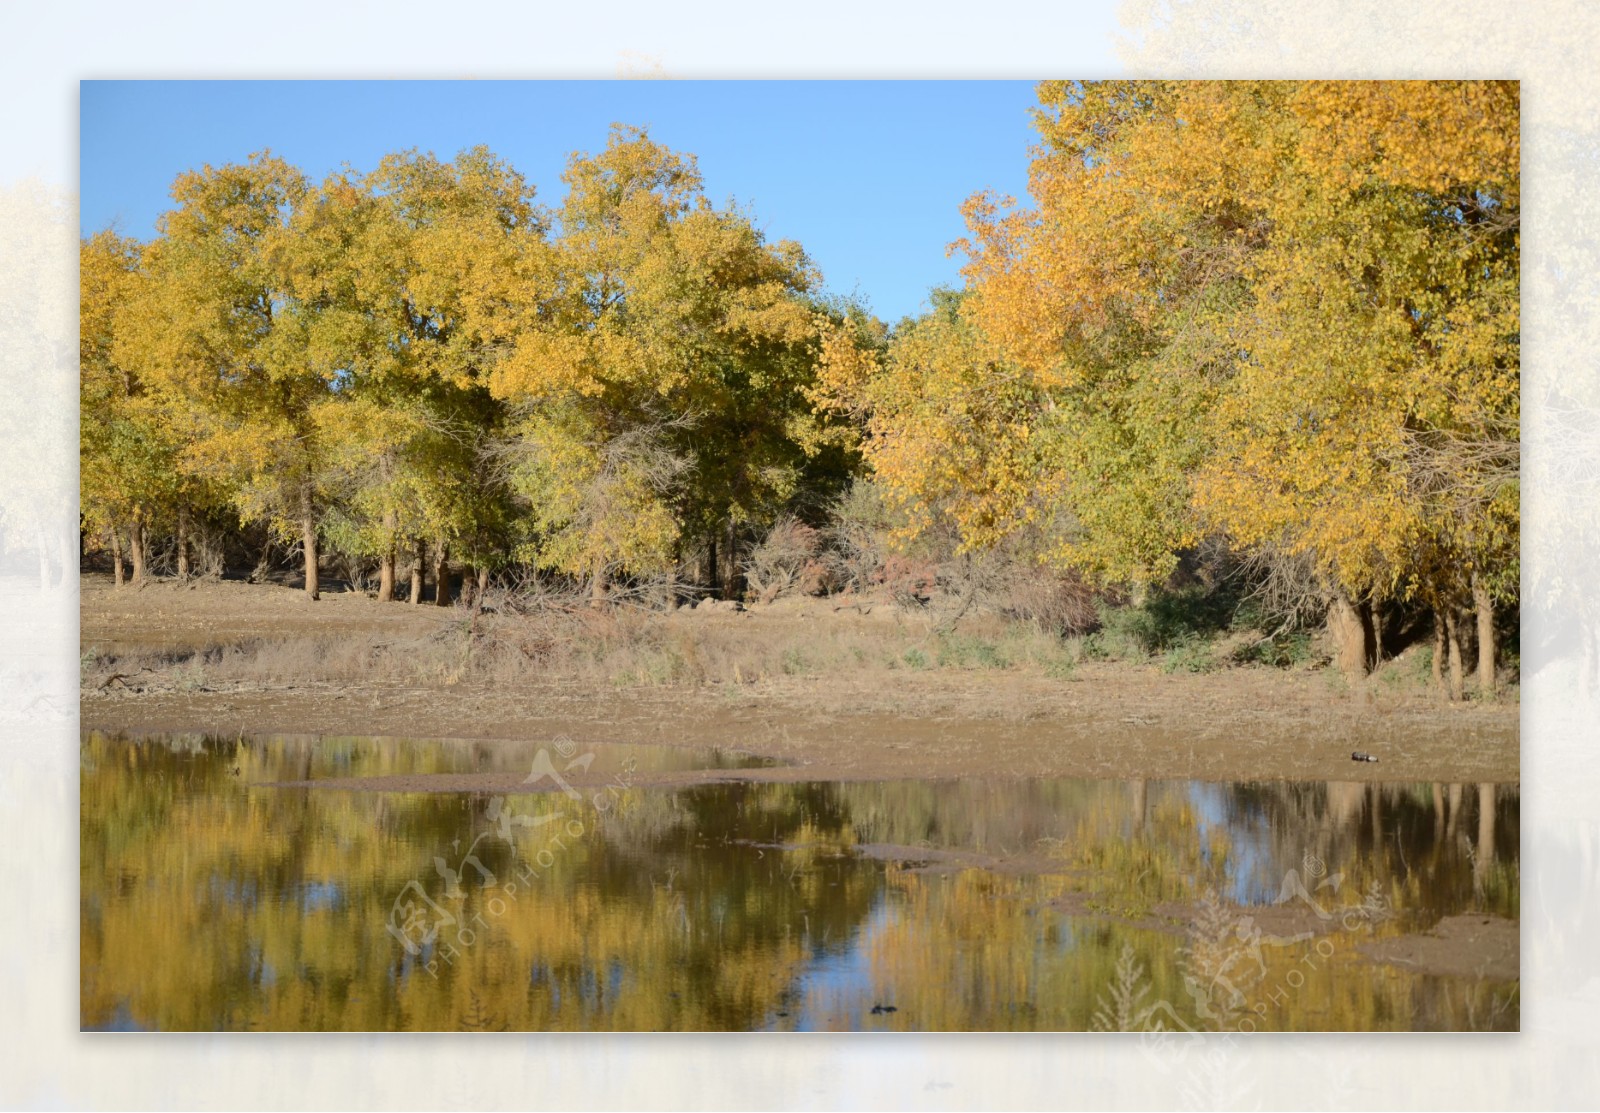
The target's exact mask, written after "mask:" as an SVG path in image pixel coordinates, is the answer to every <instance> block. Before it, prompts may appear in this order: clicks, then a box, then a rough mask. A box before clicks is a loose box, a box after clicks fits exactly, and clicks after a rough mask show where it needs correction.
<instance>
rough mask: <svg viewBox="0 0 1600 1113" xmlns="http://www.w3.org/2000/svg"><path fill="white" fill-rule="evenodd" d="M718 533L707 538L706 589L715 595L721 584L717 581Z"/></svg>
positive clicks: (712, 533) (713, 532) (714, 531)
mask: <svg viewBox="0 0 1600 1113" xmlns="http://www.w3.org/2000/svg"><path fill="white" fill-rule="evenodd" d="M718 570H719V567H718V565H717V531H716V530H712V531H711V532H710V534H708V535H707V536H706V588H707V589H708V590H709V591H710V592H711V594H713V595H715V594H716V593H717V589H718V587H720V586H721V585H720V583H719V581H718V579H717V572H718Z"/></svg>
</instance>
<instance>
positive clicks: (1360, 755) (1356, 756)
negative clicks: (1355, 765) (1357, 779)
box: [1350, 750, 1378, 761]
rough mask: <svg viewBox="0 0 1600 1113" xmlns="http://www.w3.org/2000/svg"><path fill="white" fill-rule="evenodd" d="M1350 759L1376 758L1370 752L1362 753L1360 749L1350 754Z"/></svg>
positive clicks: (1367, 759)
mask: <svg viewBox="0 0 1600 1113" xmlns="http://www.w3.org/2000/svg"><path fill="white" fill-rule="evenodd" d="M1350 760H1351V761H1377V760H1378V759H1377V758H1375V757H1373V756H1372V755H1371V754H1364V753H1362V752H1361V751H1360V750H1357V751H1356V752H1355V753H1353V754H1351V755H1350Z"/></svg>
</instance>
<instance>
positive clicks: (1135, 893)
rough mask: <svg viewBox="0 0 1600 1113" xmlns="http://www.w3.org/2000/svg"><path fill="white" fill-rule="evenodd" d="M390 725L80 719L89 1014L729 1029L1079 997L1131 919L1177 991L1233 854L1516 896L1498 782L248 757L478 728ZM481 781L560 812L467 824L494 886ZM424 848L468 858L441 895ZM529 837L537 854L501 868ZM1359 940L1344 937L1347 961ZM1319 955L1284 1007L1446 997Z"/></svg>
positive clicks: (942, 1014) (1072, 1009)
mask: <svg viewBox="0 0 1600 1113" xmlns="http://www.w3.org/2000/svg"><path fill="white" fill-rule="evenodd" d="M399 749H401V748H399V747H378V748H375V749H369V748H364V744H363V743H362V742H361V741H360V740H355V741H353V742H352V743H351V744H350V745H349V746H343V745H342V744H340V745H335V746H333V747H331V748H330V749H329V751H328V752H322V751H319V750H318V749H317V748H316V747H315V746H311V745H308V744H306V743H305V742H303V741H301V740H265V741H251V740H243V739H205V738H200V737H194V736H190V737H183V738H168V739H150V740H143V741H137V742H129V741H126V740H117V739H109V738H105V737H102V736H99V735H90V736H88V737H87V738H86V739H85V741H84V743H83V747H82V756H83V760H82V792H83V797H82V798H83V810H82V818H81V835H82V859H81V871H82V893H83V898H82V905H81V922H82V971H83V974H82V1009H83V1013H82V1015H83V1020H84V1023H85V1024H87V1025H90V1026H95V1025H101V1024H105V1023H108V1022H110V1021H111V1020H112V1019H113V1018H114V1017H118V1016H125V1017H131V1018H132V1019H133V1020H134V1021H135V1022H136V1023H138V1024H141V1025H145V1026H150V1027H159V1028H166V1029H215V1028H240V1027H257V1028H274V1029H277V1028H283V1029H339V1028H343V1029H363V1030H382V1029H388V1028H423V1029H453V1028H463V1027H465V1028H500V1027H504V1028H510V1029H524V1030H541V1029H554V1028H623V1029H657V1028H664V1029H747V1028H751V1027H760V1026H763V1025H765V1024H769V1023H772V1022H773V1021H774V1018H776V1017H778V1016H780V1015H781V1014H784V1013H789V1014H791V1015H793V1014H799V1015H805V1016H808V1017H809V1018H811V1019H810V1022H814V1023H834V1024H838V1025H841V1026H857V1025H859V1024H861V1023H863V1022H864V1020H865V1019H867V1018H865V1017H864V1016H863V1012H862V1010H863V1009H866V1008H868V1007H869V1006H870V1004H871V1003H872V1002H875V1001H887V1002H891V1003H894V1004H896V1005H897V1007H898V1008H899V1010H900V1011H898V1012H897V1013H895V1014H892V1016H889V1017H887V1018H885V1019H883V1021H882V1023H883V1024H884V1026H886V1027H895V1026H901V1027H918V1028H968V1027H977V1028H996V1029H1005V1028H1083V1027H1087V1026H1089V1025H1090V1023H1091V1021H1092V1017H1093V1014H1094V1011H1095V1009H1096V1007H1097V1003H1098V998H1099V995H1100V993H1101V991H1102V989H1103V988H1104V987H1105V986H1107V985H1109V984H1111V981H1112V980H1113V979H1114V978H1115V977H1116V975H1117V964H1118V962H1119V960H1120V959H1121V958H1123V957H1124V945H1125V944H1131V945H1132V946H1133V947H1134V952H1133V953H1134V954H1135V957H1136V960H1137V962H1138V964H1139V967H1140V969H1141V971H1142V976H1143V977H1144V978H1146V979H1147V983H1148V988H1149V990H1150V992H1151V993H1152V994H1153V995H1154V996H1155V997H1156V998H1160V999H1167V1000H1171V1001H1173V1002H1181V1001H1183V1000H1184V995H1183V986H1182V981H1181V977H1180V970H1179V958H1180V945H1181V940H1182V937H1181V932H1174V931H1173V930H1172V927H1171V925H1170V924H1163V923H1162V917H1163V915H1165V914H1166V913H1167V912H1168V911H1169V909H1168V902H1178V903H1182V902H1185V901H1190V902H1192V901H1194V900H1196V899H1198V898H1199V897H1200V896H1201V895H1203V894H1205V893H1207V892H1211V891H1218V892H1223V893H1224V894H1226V893H1227V892H1228V888H1229V886H1230V885H1238V883H1239V879H1240V878H1241V877H1244V878H1247V883H1246V884H1245V885H1244V886H1243V888H1244V889H1245V890H1248V891H1250V892H1257V893H1265V894H1266V896H1265V898H1264V899H1265V900H1267V901H1270V900H1272V899H1275V898H1276V897H1277V896H1278V890H1277V888H1276V886H1277V884H1278V883H1279V881H1280V880H1281V877H1282V873H1283V871H1284V870H1285V869H1287V868H1302V869H1303V868H1304V863H1305V862H1306V861H1307V859H1308V856H1310V857H1314V858H1316V859H1317V860H1318V861H1320V862H1322V863H1323V864H1324V865H1325V871H1326V874H1327V875H1328V876H1332V875H1334V874H1340V875H1342V876H1343V877H1344V878H1345V879H1346V884H1347V886H1348V887H1351V888H1353V889H1355V890H1356V891H1364V889H1365V887H1366V886H1367V885H1369V884H1371V883H1377V884H1378V885H1380V886H1381V887H1382V889H1383V892H1384V893H1385V895H1386V896H1387V898H1388V899H1389V900H1390V902H1391V903H1392V904H1393V906H1394V907H1395V908H1397V909H1399V910H1400V911H1402V912H1403V913H1406V914H1408V915H1410V916H1412V917H1413V918H1415V919H1416V920H1417V921H1418V922H1419V923H1420V924H1422V925H1423V926H1425V925H1426V923H1428V922H1430V920H1429V918H1430V917H1432V918H1437V916H1438V915H1440V914H1443V913H1444V912H1448V911H1456V910H1461V909H1466V908H1473V909H1482V910H1485V911H1495V912H1499V913H1501V914H1506V915H1512V916H1515V915H1516V911H1517V869H1518V867H1517V840H1518V831H1517V808H1518V802H1519V801H1518V797H1517V792H1516V789H1515V787H1514V786H1512V787H1507V786H1498V787H1496V786H1465V787H1458V788H1454V789H1453V788H1452V786H1445V785H1416V786H1392V785H1367V784H1341V783H1330V784H1323V785H1303V784H1261V785H1240V786H1230V785H1212V786H1195V785H1190V784H1179V783H1168V782H1149V783H1146V782H1138V781H1134V782H1120V783H1119V782H1090V781H1040V782H1030V781H1022V780H1016V781H1009V782H954V781H945V782H912V783H896V784H841V785H818V784H720V785H708V786H702V787H699V788H694V789H689V790H685V791H680V792H666V791H621V792H617V793H611V794H609V795H607V794H601V795H598V796H597V795H595V794H593V793H592V792H588V791H586V798H585V799H584V801H582V802H581V803H577V802H573V801H571V800H568V799H567V798H566V797H564V796H562V795H560V794H558V793H547V794H542V795H531V796H521V797H515V798H511V803H510V804H502V805H497V804H496V802H495V801H494V799H492V798H489V797H467V796H457V795H447V794H389V793H347V792H332V791H319V792H305V791H284V790H277V789H265V788H251V787H250V784H251V782H257V781H267V780H278V779H289V778H296V777H305V776H310V775H332V774H333V773H335V772H336V771H337V772H352V773H361V774H370V773H373V772H376V771H380V770H382V769H384V768H387V769H391V770H393V771H404V772H426V771H454V770H455V769H458V768H460V767H461V764H460V763H462V762H466V761H472V760H476V756H475V754H474V752H473V750H472V749H471V747H470V746H469V747H468V748H466V749H464V750H461V749H452V748H450V747H440V748H437V750H436V751H435V752H432V753H431V756H430V751H429V748H428V747H418V748H417V749H418V750H420V751H422V752H421V754H420V755H419V754H413V755H412V756H411V757H409V758H398V757H394V756H392V753H393V752H394V751H397V750H399ZM385 763H388V765H387V766H385ZM497 806H503V807H511V808H513V809H514V810H515V812H516V813H517V814H518V815H520V816H522V817H524V818H526V819H528V820H529V821H530V822H532V821H535V820H542V819H544V818H546V817H555V822H552V823H543V824H540V825H539V826H522V827H515V828H514V829H510V830H509V834H510V841H509V842H503V841H501V840H500V839H499V838H488V839H482V840H480V841H479V842H478V844H477V846H476V851H475V853H476V856H477V859H478V861H479V862H480V863H481V866H482V867H483V869H484V870H486V871H488V872H489V873H491V874H493V875H494V876H495V878H496V880H497V883H498V886H499V887H498V888H485V887H483V886H482V885H480V884H479V882H480V880H481V878H480V876H479V875H478V874H476V873H475V872H474V871H472V870H469V869H467V868H466V867H465V865H464V864H463V862H462V857H463V855H464V854H465V853H466V852H467V851H468V849H469V848H470V847H471V846H472V843H473V840H474V839H476V838H478V837H479V836H480V835H482V834H483V833H485V832H488V831H491V830H493V829H494V828H495V826H496V822H497V815H499V814H500V813H497V812H496V811H495V808H496V807H497ZM500 818H501V819H503V818H504V817H503V815H500ZM574 832H576V833H574ZM865 843H879V844H897V845H901V846H907V847H933V848H944V849H949V850H958V851H965V852H971V853H973V854H977V855H982V856H983V860H984V861H987V862H990V863H991V865H992V867H993V868H990V869H971V868H966V865H970V861H967V860H962V859H958V860H956V861H955V862H954V863H951V862H948V861H947V862H944V863H942V864H940V863H936V866H937V867H938V868H936V869H932V870H921V869H916V868H911V867H910V866H908V865H903V864H895V863H893V862H891V863H889V864H887V865H886V864H884V863H882V862H880V861H878V860H876V859H873V858H869V857H865V856H860V855H856V854H854V853H852V848H853V847H856V846H858V845H860V844H865ZM436 857H437V858H441V859H443V860H445V861H446V862H448V863H449V864H450V866H451V868H459V869H460V873H461V881H460V885H461V890H462V895H461V899H460V900H459V901H458V902H451V901H450V900H447V899H446V897H445V895H444V889H445V884H444V881H443V880H442V879H441V877H440V875H439V873H438V872H437V870H436V868H435V858H436ZM1019 863H1020V865H1018V864H1019ZM1012 865H1017V868H1015V869H1012V868H1011V866H1012ZM518 869H521V870H524V871H530V870H531V871H532V874H533V876H531V877H528V878H525V879H524V880H523V881H522V882H520V883H519V884H520V888H521V891H520V893H519V894H518V895H517V896H516V899H514V900H509V899H506V897H507V894H506V892H505V883H506V882H507V881H509V880H511V879H512V878H513V877H514V876H516V871H517V870H518ZM1249 879H1253V880H1249ZM411 881H418V882H420V883H421V884H422V886H423V887H424V889H425V890H426V891H427V893H428V894H429V895H430V898H431V899H433V900H435V901H438V902H439V903H440V904H441V906H443V907H446V908H447V909H449V910H450V911H451V912H452V913H453V914H455V915H456V916H457V917H458V919H459V920H460V921H461V922H462V923H466V924H471V925H473V926H474V928H475V934H474V937H473V941H472V942H471V943H470V944H459V943H458V944H457V947H456V951H457V953H456V954H455V955H454V956H449V957H448V961H446V957H447V956H445V955H444V954H443V952H442V951H441V950H440V949H439V948H438V947H433V948H430V949H428V950H427V951H425V952H424V953H422V954H419V955H411V954H408V953H407V952H406V951H405V949H404V948H402V947H401V946H399V945H398V943H397V941H396V940H395V939H394V938H393V937H391V935H390V934H389V933H388V931H387V930H386V924H387V923H388V920H389V914H390V911H391V908H392V906H393V903H394V900H395V898H396V896H397V895H398V894H399V893H400V892H401V890H402V889H403V888H404V887H405V886H406V885H407V883H408V882H411ZM1269 890H1270V891H1269ZM497 909H498V910H497ZM1355 943H1356V941H1355V940H1354V939H1344V938H1342V937H1341V938H1340V939H1339V940H1338V947H1339V952H1338V953H1339V956H1340V961H1344V960H1346V959H1349V960H1351V961H1354V959H1355V958H1356V957H1357V956H1355V955H1354V954H1353V953H1352V952H1353V949H1354V946H1355ZM830 956H833V957H834V958H836V959H838V960H840V961H844V960H845V959H847V958H850V956H864V966H863V968H862V969H863V973H862V974H861V975H860V977H858V978H857V979H856V980H855V981H840V980H838V979H833V980H829V979H819V978H818V977H816V976H815V972H816V971H817V970H818V969H819V964H821V965H826V964H827V963H828V962H829V961H831V959H830ZM850 960H851V961H854V959H850ZM430 963H431V964H432V967H433V972H431V973H430V972H429V968H428V967H429V964H430ZM1315 977H1316V978H1318V979H1322V980H1320V981H1313V982H1312V983H1310V984H1309V985H1308V986H1307V988H1306V989H1304V990H1303V991H1301V995H1300V996H1297V997H1296V998H1295V999H1294V1001H1293V1002H1291V1003H1290V1004H1288V1005H1285V1006H1284V1008H1285V1009H1286V1010H1289V1011H1286V1012H1285V1013H1284V1014H1283V1015H1282V1016H1281V1017H1278V1018H1277V1019H1278V1020H1279V1021H1281V1023H1283V1024H1284V1025H1286V1026H1291V1027H1292V1026H1304V1027H1312V1028H1316V1027H1352V1028H1365V1027H1373V1026H1380V1027H1402V1028H1403V1027H1408V1026H1411V1025H1412V1023H1413V1018H1415V1017H1417V1016H1421V1015H1424V1014H1426V1015H1427V1016H1433V1014H1432V1013H1427V1012H1426V1010H1428V1009H1436V1008H1443V1007H1445V1006H1443V1005H1438V1004H1437V1003H1435V1004H1433V1005H1430V1004H1428V1003H1427V1002H1428V1000H1429V999H1430V996H1429V995H1430V994H1431V995H1432V997H1439V996H1440V994H1441V991H1440V990H1439V988H1438V986H1436V985H1434V983H1432V982H1427V981H1426V980H1422V981H1419V980H1417V979H1412V978H1408V977H1404V976H1399V975H1394V976H1391V975H1389V974H1385V975H1384V976H1382V977H1379V976H1366V975H1363V976H1351V975H1350V973H1349V968H1348V967H1347V968H1346V969H1345V972H1344V973H1343V975H1342V976H1335V974H1334V973H1333V972H1332V971H1331V970H1330V971H1328V972H1324V973H1319V974H1317V975H1315ZM1424 985H1427V986H1433V988H1432V989H1431V990H1428V992H1427V993H1424V992H1423V990H1422V989H1421V988H1419V987H1421V986H1424ZM1443 996H1444V997H1446V998H1447V997H1448V996H1449V995H1448V994H1444V995H1443ZM1451 1007H1454V1006H1451ZM1418 1010H1423V1012H1418ZM1374 1017H1381V1018H1383V1020H1382V1023H1379V1022H1378V1021H1376V1020H1374V1019H1373V1018H1374Z"/></svg>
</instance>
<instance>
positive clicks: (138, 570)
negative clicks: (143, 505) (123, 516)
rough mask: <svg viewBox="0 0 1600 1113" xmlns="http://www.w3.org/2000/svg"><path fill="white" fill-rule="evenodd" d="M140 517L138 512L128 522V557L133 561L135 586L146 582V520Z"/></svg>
mask: <svg viewBox="0 0 1600 1113" xmlns="http://www.w3.org/2000/svg"><path fill="white" fill-rule="evenodd" d="M140 518H141V515H140V514H137V513H136V514H134V516H133V521H132V522H130V523H129V524H128V558H129V559H130V560H132V561H133V585H134V586H135V587H138V586H139V585H141V584H143V583H144V522H143V521H141V520H140Z"/></svg>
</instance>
